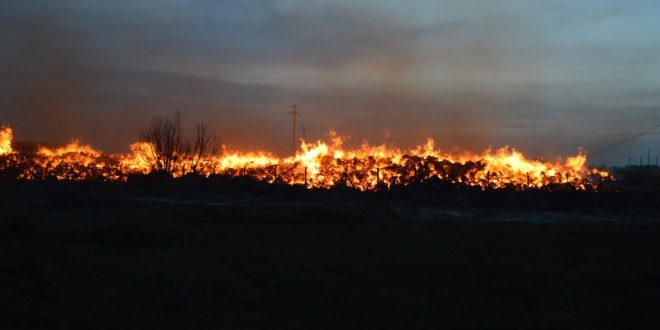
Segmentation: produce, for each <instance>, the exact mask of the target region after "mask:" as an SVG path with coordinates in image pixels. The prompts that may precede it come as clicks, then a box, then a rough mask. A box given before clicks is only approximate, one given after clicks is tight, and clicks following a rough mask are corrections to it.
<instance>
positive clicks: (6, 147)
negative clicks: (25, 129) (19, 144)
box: [0, 126, 14, 156]
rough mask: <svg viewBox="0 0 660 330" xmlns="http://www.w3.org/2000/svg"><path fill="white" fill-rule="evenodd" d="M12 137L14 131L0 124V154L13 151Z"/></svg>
mask: <svg viewBox="0 0 660 330" xmlns="http://www.w3.org/2000/svg"><path fill="white" fill-rule="evenodd" d="M13 138H14V132H13V131H12V130H11V128H9V127H1V126H0V156H4V155H8V154H10V153H12V152H13V150H12V148H11V142H12V140H13Z"/></svg>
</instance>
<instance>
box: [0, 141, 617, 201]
mask: <svg viewBox="0 0 660 330" xmlns="http://www.w3.org/2000/svg"><path fill="white" fill-rule="evenodd" d="M12 138H13V134H12V130H11V129H10V128H3V129H1V130H0V177H2V178H5V179H14V180H44V179H55V180H90V179H91V180H103V181H117V182H122V181H126V180H127V179H128V177H129V175H133V174H149V173H152V172H157V171H164V170H165V171H166V172H168V173H169V174H171V175H172V176H173V177H175V178H176V177H183V176H186V175H190V174H197V175H201V176H204V177H209V176H212V175H223V176H229V177H238V176H245V177H251V178H253V179H255V180H257V181H265V182H269V183H281V184H288V185H304V186H306V187H308V188H331V187H336V186H345V187H350V188H354V189H357V190H361V191H369V190H387V189H390V188H393V187H396V186H406V185H411V184H416V183H422V182H427V181H440V182H445V183H449V184H452V185H457V186H473V187H481V188H482V189H497V188H511V189H515V190H524V189H539V188H551V187H555V188H558V187H562V188H564V189H571V190H591V189H596V188H597V186H598V185H599V184H600V183H601V182H603V181H609V180H612V178H611V177H610V175H609V174H608V173H607V172H604V171H600V170H596V169H588V168H587V167H586V165H585V163H586V155H585V154H584V153H579V154H578V155H577V156H575V157H568V158H567V159H566V160H565V161H563V162H555V163H549V162H543V161H541V160H531V159H528V158H527V157H525V156H524V155H523V154H522V153H520V152H518V151H516V150H515V149H512V148H509V147H504V148H501V149H498V150H486V151H485V152H483V153H478V154H470V153H464V154H448V153H443V152H442V151H440V150H437V149H436V148H435V145H434V141H433V140H431V139H429V140H428V141H427V143H426V144H425V145H423V146H418V147H416V148H413V149H408V150H401V149H392V148H388V147H385V146H369V145H366V144H365V145H363V146H362V147H361V148H359V149H356V150H345V149H344V148H343V147H342V145H343V142H344V140H343V139H341V138H340V137H337V136H336V135H332V136H331V142H329V143H326V142H323V141H317V142H315V143H307V142H304V141H303V142H301V146H300V149H299V150H298V152H297V153H296V155H295V156H292V157H288V158H281V157H276V156H274V155H272V154H271V153H268V152H249V153H245V152H235V151H230V150H228V149H227V148H225V147H222V149H221V150H218V151H217V152H215V151H214V152H209V153H207V152H204V150H200V152H195V151H191V150H188V151H184V150H183V149H182V150H171V151H170V152H169V154H168V155H167V157H165V158H166V159H164V158H163V154H162V151H161V150H159V147H158V146H156V145H154V144H153V143H150V142H144V141H142V142H136V143H134V144H132V145H131V147H130V150H131V151H130V152H129V153H126V154H110V155H108V154H104V153H102V152H100V151H97V150H95V149H93V148H92V147H90V146H88V145H81V144H80V143H79V142H78V141H73V142H71V143H70V144H68V145H66V146H63V147H60V148H46V147H40V148H37V149H36V151H28V152H19V151H16V150H13V149H12ZM161 149H162V148H161ZM165 162H167V166H166V167H165V166H163V165H164V164H165Z"/></svg>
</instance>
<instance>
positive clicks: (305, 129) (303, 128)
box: [301, 126, 307, 140]
mask: <svg viewBox="0 0 660 330" xmlns="http://www.w3.org/2000/svg"><path fill="white" fill-rule="evenodd" d="M301 129H302V138H303V140H304V139H305V135H307V126H303V127H301Z"/></svg>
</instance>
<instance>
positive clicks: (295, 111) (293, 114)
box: [290, 104, 300, 157]
mask: <svg viewBox="0 0 660 330" xmlns="http://www.w3.org/2000/svg"><path fill="white" fill-rule="evenodd" d="M299 107H300V106H299V105H297V104H294V105H292V106H291V108H292V109H293V110H291V112H290V114H291V117H292V118H293V126H292V127H293V129H292V133H293V136H292V139H291V150H292V152H293V156H294V157H295V156H296V149H297V148H296V116H298V115H299V114H300V113H299V112H298V108H299Z"/></svg>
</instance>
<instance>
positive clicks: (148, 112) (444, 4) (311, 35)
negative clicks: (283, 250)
mask: <svg viewBox="0 0 660 330" xmlns="http://www.w3.org/2000/svg"><path fill="white" fill-rule="evenodd" d="M651 6H652V4H651ZM594 8H596V9H594ZM0 9H1V10H0V37H1V38H2V40H6V44H7V45H8V47H3V48H2V49H0V72H2V76H3V78H4V79H2V81H0V93H1V94H0V111H1V114H2V117H0V119H4V120H6V121H9V122H11V124H12V126H14V127H15V129H16V135H17V137H18V138H19V139H22V140H26V141H37V142H53V141H54V142H59V141H61V140H66V139H70V138H74V137H75V138H80V139H81V140H83V141H85V142H89V143H92V144H93V145H95V146H98V147H99V148H103V149H105V150H108V151H121V150H124V149H126V147H127V146H128V144H129V143H130V142H131V141H133V140H134V139H135V138H136V136H137V133H138V132H139V130H140V129H141V128H142V127H143V126H144V125H146V124H147V123H148V122H149V120H150V118H152V117H154V116H165V115H171V114H173V113H174V112H176V111H180V112H182V114H183V116H184V117H183V118H184V123H185V124H186V125H190V126H192V125H193V124H194V123H195V122H198V121H205V122H208V123H209V124H211V126H213V127H215V128H216V130H218V132H219V135H220V136H221V137H222V138H223V141H224V142H225V143H228V144H230V145H232V146H234V147H237V148H246V149H247V148H250V149H255V148H259V149H269V150H273V151H274V152H276V153H286V152H287V151H288V149H289V147H288V146H289V139H290V137H289V134H290V133H289V132H290V126H289V125H290V118H289V117H288V111H289V109H288V107H289V105H290V104H292V103H299V104H301V105H302V115H301V117H300V118H299V121H300V123H301V126H302V125H304V126H306V127H308V138H310V139H317V138H322V137H324V135H325V134H326V133H327V131H328V130H329V129H335V130H337V131H338V132H339V133H340V134H347V135H351V136H352V140H351V141H352V143H353V144H359V143H361V142H362V141H363V140H365V139H366V140H369V141H371V142H373V143H390V144H397V145H399V146H403V147H406V146H411V145H414V144H419V143H423V142H424V140H425V138H426V137H433V138H436V139H437V141H438V144H439V145H440V146H442V147H443V148H446V149H452V148H468V149H472V150H474V149H483V148H486V147H488V146H489V145H492V146H494V147H499V146H502V145H506V144H509V145H513V146H516V147H518V148H520V149H522V150H523V151H526V152H529V153H530V154H532V155H541V156H545V157H547V158H552V157H555V156H557V155H562V154H568V153H573V152H574V151H575V150H576V148H577V147H580V146H584V147H587V148H590V149H597V148H599V147H601V146H605V145H607V144H608V143H611V142H612V141H616V140H617V139H618V138H620V137H622V138H625V137H626V136H627V135H629V134H634V133H635V132H636V131H638V130H640V128H642V129H643V128H644V126H645V124H647V123H653V122H654V121H660V112H659V111H657V110H658V101H660V95H659V94H658V93H657V92H656V91H657V87H658V85H660V82H658V81H657V80H654V79H655V78H653V77H654V75H653V72H657V58H656V56H655V55H654V54H657V51H658V50H660V42H659V40H658V37H657V35H660V34H658V33H654V32H655V31H660V28H659V27H658V26H657V24H655V23H651V22H652V20H651V19H650V18H649V17H648V16H645V14H644V12H647V11H648V8H646V9H645V7H643V6H642V4H641V3H640V4H637V6H635V5H633V6H632V7H616V6H614V5H613V4H605V5H602V6H600V7H593V6H589V5H588V4H581V5H580V4H574V3H573V2H570V1H565V2H564V1H561V2H556V3H554V4H553V5H552V6H549V5H547V4H546V3H545V2H542V1H539V2H537V1H515V0H507V1H501V2H498V6H497V7H486V6H483V5H481V6H476V5H471V4H466V3H465V2H463V1H424V0H418V1H412V2H410V1H407V2H405V3H404V2H402V1H396V0H388V1H384V2H383V1H378V2H376V1H351V2H349V1H315V2H310V1H293V0H291V1H285V0H278V1H265V0H261V1H203V0H162V1H149V0H134V1H123V0H122V1H112V2H106V1H97V0H88V1H81V0H78V1H76V0H68V1H65V0H53V1H38V0H21V1H18V0H9V1H4V2H3V4H1V5H0ZM651 16H652V15H651ZM632 22H637V25H639V22H642V23H645V22H646V23H645V24H647V25H646V26H645V30H644V29H643V30H639V29H636V30H634V31H635V32H636V34H635V36H633V37H630V36H627V35H626V33H627V32H632V31H633V27H635V26H637V25H635V24H633V23H632ZM652 141H653V136H649V137H645V138H643V139H640V140H639V141H636V142H634V143H631V144H629V145H627V146H626V148H624V149H619V150H615V151H614V152H611V153H608V154H607V155H603V156H602V158H601V159H596V160H594V161H597V162H610V163H617V162H619V163H621V162H622V160H624V159H626V157H627V154H628V153H632V154H634V153H639V152H641V150H644V153H645V149H646V148H652V147H653V148H655V147H654V146H653V145H652Z"/></svg>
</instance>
